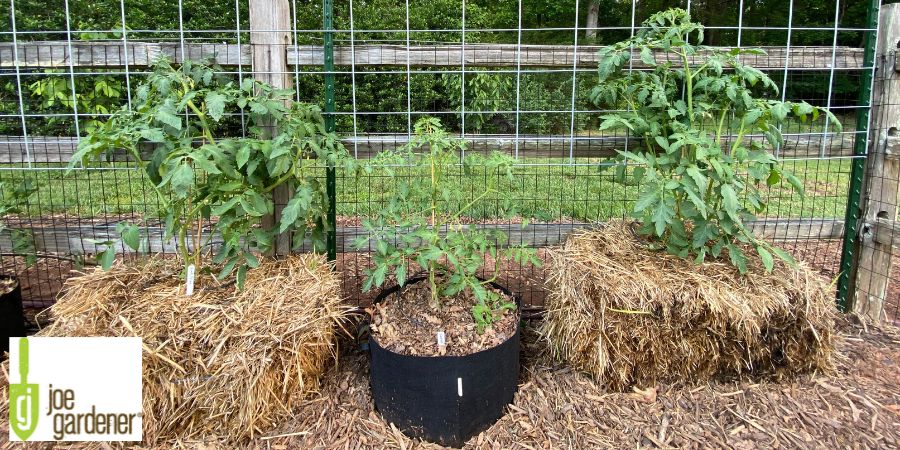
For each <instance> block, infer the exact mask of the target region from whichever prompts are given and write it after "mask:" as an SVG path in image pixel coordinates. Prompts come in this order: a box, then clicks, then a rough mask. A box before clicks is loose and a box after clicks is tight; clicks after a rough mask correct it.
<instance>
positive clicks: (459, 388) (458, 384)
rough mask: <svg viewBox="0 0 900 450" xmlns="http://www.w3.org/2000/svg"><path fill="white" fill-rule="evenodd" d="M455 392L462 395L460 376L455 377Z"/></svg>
mask: <svg viewBox="0 0 900 450" xmlns="http://www.w3.org/2000/svg"><path fill="white" fill-rule="evenodd" d="M456 393H457V394H459V396H460V397H462V378H457V379H456Z"/></svg>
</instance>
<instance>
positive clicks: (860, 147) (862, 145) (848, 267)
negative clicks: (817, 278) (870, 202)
mask: <svg viewBox="0 0 900 450" xmlns="http://www.w3.org/2000/svg"><path fill="white" fill-rule="evenodd" d="M879 6H881V0H870V1H869V12H868V15H867V16H866V28H870V29H874V28H876V27H877V26H878V8H879ZM865 33H866V38H865V43H866V48H865V54H864V58H863V67H864V68H865V70H864V71H863V73H862V77H860V89H859V106H860V109H859V110H857V115H856V140H855V142H854V145H853V156H854V158H853V165H852V168H851V171H850V192H848V194H847V210H846V212H845V214H844V240H843V244H842V249H841V265H840V275H839V276H838V292H837V301H838V308H839V309H840V310H841V311H842V312H845V311H847V308H848V307H849V306H850V305H849V295H850V292H849V288H850V272H851V271H852V269H853V263H854V260H855V259H856V254H855V251H854V247H855V246H856V240H857V238H858V235H859V216H860V213H861V211H860V206H859V203H860V200H861V197H862V186H863V174H864V171H865V164H866V159H865V158H864V156H865V154H866V148H867V146H868V139H866V138H865V137H866V136H868V133H867V132H868V130H869V115H870V112H871V110H872V98H871V97H872V76H873V71H874V69H873V68H872V67H873V66H874V65H875V45H876V44H877V42H876V37H877V33H876V32H875V31H866V32H865Z"/></svg>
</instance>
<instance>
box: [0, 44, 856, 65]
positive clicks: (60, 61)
mask: <svg viewBox="0 0 900 450" xmlns="http://www.w3.org/2000/svg"><path fill="white" fill-rule="evenodd" d="M70 48H71V55H70V50H69V49H70ZM520 48H521V58H520V52H519V49H520ZM601 48H602V47H601V46H588V45H585V46H581V45H580V46H578V47H577V48H576V47H574V46H570V45H522V46H521V47H519V46H517V45H515V44H466V46H465V64H466V65H467V66H469V67H473V66H474V67H510V68H515V67H519V66H521V67H524V68H529V67H542V68H550V67H560V68H571V67H573V66H577V67H580V68H595V67H597V63H598V61H599V57H598V51H599V50H600V49H601ZM762 49H763V50H765V51H766V54H765V55H746V56H744V57H742V61H743V62H744V63H746V64H749V65H752V66H754V67H756V68H758V69H761V70H784V68H785V62H787V66H788V67H789V68H791V69H805V70H828V69H831V68H832V61H834V66H833V67H834V68H835V69H840V70H858V69H862V68H863V49H861V48H855V47H834V48H832V47H802V46H801V47H791V48H790V49H787V48H786V47H762ZM159 57H166V58H167V59H169V60H170V61H173V62H175V63H180V62H182V61H184V60H185V59H189V60H201V59H213V60H215V62H217V63H218V64H220V65H223V66H237V65H246V66H250V64H251V60H250V46H249V45H237V44H226V43H196V42H190V43H185V44H184V46H182V45H181V44H180V43H178V42H141V41H128V43H127V44H125V43H124V42H123V41H119V40H115V41H73V42H71V43H70V42H67V41H33V42H28V41H25V42H19V43H18V48H14V47H13V43H11V42H2V43H0V69H14V68H15V67H16V61H17V60H18V66H19V68H20V69H41V68H54V67H57V68H68V67H70V66H73V67H78V68H123V67H125V66H126V65H127V66H129V67H132V66H133V67H145V66H147V65H150V64H152V63H153V62H154V61H156V60H157V59H158V58H159ZM655 57H656V58H657V60H658V61H664V60H668V61H671V62H672V63H673V64H674V65H676V66H679V65H681V61H680V59H678V57H677V56H675V55H674V54H668V53H657V54H656V55H655ZM576 58H577V61H576ZM703 58H704V57H703V56H702V55H700V56H697V57H696V60H697V61H702V60H703ZM631 59H632V61H631V65H632V67H634V68H636V69H641V68H646V67H647V64H645V63H644V62H643V61H641V59H640V57H639V56H638V55H637V54H634V55H632V58H631ZM786 59H787V61H785V60H786ZM287 60H288V64H289V65H299V66H322V65H324V62H323V61H324V52H323V49H322V47H321V46H315V45H299V46H289V48H288V49H287ZM462 62H463V46H462V45H416V46H410V47H409V49H408V50H407V47H406V46H404V45H371V44H364V45H355V46H354V48H353V51H352V52H351V48H350V47H349V46H340V47H335V49H334V63H335V65H337V66H350V65H352V64H355V65H356V66H361V67H403V68H405V67H406V66H407V65H409V66H410V67H448V66H449V67H456V66H461V65H462Z"/></svg>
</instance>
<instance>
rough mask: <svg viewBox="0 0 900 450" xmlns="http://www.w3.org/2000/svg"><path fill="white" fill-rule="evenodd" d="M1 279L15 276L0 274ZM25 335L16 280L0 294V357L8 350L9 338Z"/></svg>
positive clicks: (23, 318) (20, 299)
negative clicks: (7, 290)
mask: <svg viewBox="0 0 900 450" xmlns="http://www.w3.org/2000/svg"><path fill="white" fill-rule="evenodd" d="M0 279H3V280H9V279H12V280H16V277H11V276H8V275H0ZM21 336H25V313H24V312H22V288H21V286H19V283H18V280H16V287H15V288H14V289H13V290H12V291H10V292H7V293H5V294H3V295H0V357H2V355H3V352H8V351H9V338H11V337H21Z"/></svg>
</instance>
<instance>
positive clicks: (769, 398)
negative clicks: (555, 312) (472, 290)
mask: <svg viewBox="0 0 900 450" xmlns="http://www.w3.org/2000/svg"><path fill="white" fill-rule="evenodd" d="M525 346H526V348H525V349H523V350H524V351H523V366H522V373H521V381H520V388H519V392H518V393H517V394H516V398H515V403H514V404H513V405H512V406H510V408H509V413H508V414H507V415H506V416H504V417H503V418H502V419H501V420H500V421H499V422H497V423H496V424H495V425H493V426H492V427H491V428H490V429H488V430H487V431H485V432H483V433H481V434H480V435H479V436H477V437H475V438H473V439H472V440H471V441H469V442H468V443H467V445H466V447H465V448H471V449H476V448H477V449H483V448H488V449H495V448H496V449H501V448H502V449H538V448H541V449H549V448H565V449H589V448H631V449H633V448H736V449H745V448H746V449H749V448H801V449H803V448H828V449H835V448H860V449H868V448H872V449H874V448H900V328H894V327H890V328H886V329H873V328H871V327H870V328H868V329H867V330H864V329H863V328H861V327H859V326H853V325H849V324H845V325H842V333H841V337H840V338H839V343H838V354H839V355H840V356H839V357H838V358H839V360H838V367H837V371H836V373H834V374H830V375H824V374H812V375H806V376H802V377H800V378H798V379H796V380H794V381H793V382H781V383H774V382H769V381H764V380H755V381H753V380H738V381H722V382H716V383H711V384H701V385H659V386H651V387H646V388H644V389H637V390H634V391H633V392H629V393H612V392H606V391H605V390H604V389H603V387H601V386H599V385H597V384H596V383H595V382H593V381H592V380H591V379H590V378H588V377H586V376H584V375H581V374H578V373H575V372H573V371H572V370H571V369H569V368H567V367H566V366H563V365H560V364H557V363H554V362H553V361H551V360H550V359H549V358H548V357H547V356H546V351H545V347H544V345H543V344H542V343H539V342H535V338H534V336H533V334H532V333H530V332H527V333H526V337H525ZM324 380H325V385H324V386H323V388H322V391H321V393H320V395H318V396H315V397H314V398H312V399H311V400H309V401H308V402H307V403H306V404H305V405H303V406H302V407H301V409H300V410H299V411H296V413H295V414H294V417H295V418H294V420H293V421H292V422H291V423H288V424H285V426H284V427H282V428H280V429H279V430H277V431H275V432H272V433H270V436H272V438H270V439H263V440H260V441H255V442H253V443H251V447H255V448H272V449H286V448H307V449H312V448H341V449H358V448H403V449H412V448H440V447H438V446H435V445H432V444H428V443H423V442H420V441H414V440H411V439H409V438H407V437H405V436H404V435H403V434H402V433H400V432H399V431H398V430H396V429H395V428H393V427H392V426H390V425H389V424H386V423H385V422H384V421H383V420H382V419H381V418H380V416H379V415H378V414H377V413H376V412H375V411H373V407H372V400H371V397H370V395H369V387H368V380H367V363H366V359H365V357H364V356H362V355H360V354H345V355H344V356H343V357H342V359H341V360H340V362H339V364H338V365H337V367H335V368H333V369H332V371H331V372H330V373H328V374H327V375H326V376H325V378H324ZM279 435H280V436H279ZM276 436H278V437H276Z"/></svg>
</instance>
